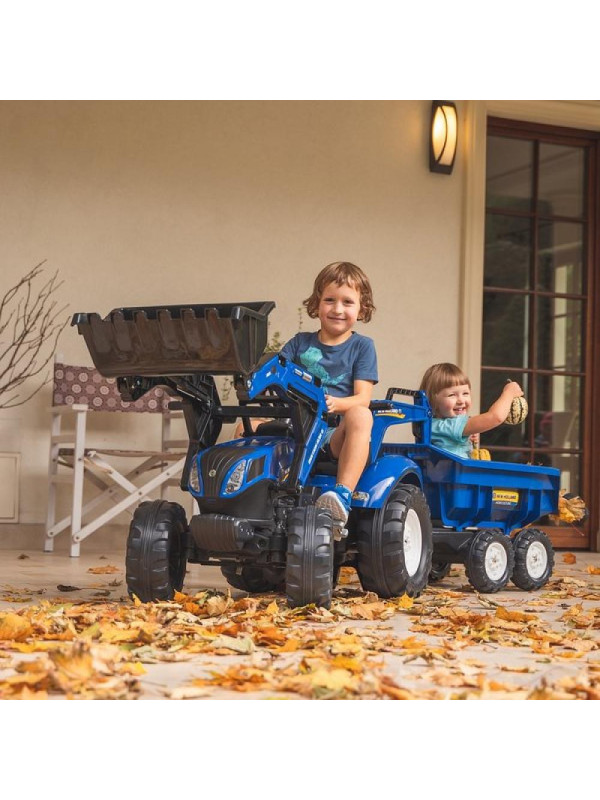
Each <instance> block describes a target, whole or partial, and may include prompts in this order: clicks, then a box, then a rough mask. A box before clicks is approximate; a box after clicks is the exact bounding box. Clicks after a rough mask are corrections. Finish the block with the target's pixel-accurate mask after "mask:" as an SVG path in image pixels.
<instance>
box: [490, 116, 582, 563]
mask: <svg viewBox="0 0 600 800" xmlns="http://www.w3.org/2000/svg"><path fill="white" fill-rule="evenodd" d="M595 145H596V142H595V140H593V139H592V140H587V139H585V138H581V137H577V136H569V135H565V134H564V133H557V132H556V131H555V130H553V129H550V130H548V129H546V130H545V131H542V130H540V129H539V128H538V129H537V130H531V129H530V128H529V127H523V126H519V124H518V123H513V124H512V125H511V124H510V123H507V122H506V121H504V120H490V121H489V125H488V137H487V167H486V176H487V177H486V183H487V190H486V227H485V261H484V288H483V292H484V296H483V328H482V330H483V333H482V336H483V341H482V373H481V408H482V409H485V408H488V407H489V406H490V405H491V403H492V402H493V401H494V400H495V399H496V398H497V397H498V395H499V394H500V392H501V389H502V386H503V384H504V383H505V381H506V380H507V379H512V380H516V381H518V382H519V383H520V384H521V386H522V387H523V390H524V392H525V397H526V398H527V400H528V403H529V415H528V417H527V419H526V420H525V422H524V423H523V424H521V425H518V426H508V425H502V426H500V427H499V428H496V429H495V430H493V431H490V432H488V433H487V434H484V435H482V437H481V446H482V447H486V448H488V449H489V450H490V452H491V456H492V458H493V459H494V460H501V461H515V462H519V463H530V464H546V465H550V466H553V467H557V468H558V469H560V470H561V482H562V488H563V489H564V490H565V491H566V492H567V493H568V494H571V495H579V496H581V497H583V499H584V500H586V501H587V498H586V494H587V493H588V492H589V491H590V476H591V472H592V470H591V468H590V461H591V458H592V454H593V457H594V458H596V459H597V458H598V455H597V453H592V448H591V441H590V437H591V429H590V426H589V424H588V420H589V419H590V416H591V415H590V413H589V411H590V409H589V403H590V392H589V390H590V389H591V384H590V385H588V383H589V381H588V378H589V372H590V369H591V363H592V355H593V354H592V350H591V348H590V347H589V346H588V344H589V336H590V332H591V330H592V326H591V324H590V323H591V320H592V305H593V302H592V301H593V295H592V293H591V289H592V285H593V282H592V276H593V256H592V250H593V248H591V247H590V242H591V241H593V239H592V237H591V232H592V230H591V229H592V228H593V220H592V215H591V211H592V205H593V203H592V195H591V192H590V186H591V185H592V184H593V183H594V181H593V178H594V176H593V175H592V174H591V173H592V167H593V166H594V163H595V160H594V159H593V157H592V154H593V152H594V147H595ZM586 404H587V406H586ZM543 523H544V528H545V529H546V530H547V532H549V533H550V535H551V537H552V539H553V540H554V543H555V544H556V545H557V546H567V547H583V548H587V547H589V546H590V537H589V518H588V519H584V520H582V521H581V522H579V523H577V524H570V525H567V526H565V525H564V524H559V523H558V522H557V521H555V520H552V519H550V518H546V519H544V520H543ZM546 526H548V527H547V528H546Z"/></svg>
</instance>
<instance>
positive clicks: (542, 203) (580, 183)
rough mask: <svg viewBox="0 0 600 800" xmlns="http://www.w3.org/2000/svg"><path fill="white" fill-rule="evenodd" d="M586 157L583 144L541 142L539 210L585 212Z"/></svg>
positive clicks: (564, 213) (562, 213) (577, 214)
mask: <svg viewBox="0 0 600 800" xmlns="http://www.w3.org/2000/svg"><path fill="white" fill-rule="evenodd" d="M584 157H585V156H584V150H583V148H582V147H563V146H562V145H556V144H540V177H539V188H538V213H540V214H543V215H545V216H563V217H581V216H582V213H583V191H584V180H583V176H584Z"/></svg>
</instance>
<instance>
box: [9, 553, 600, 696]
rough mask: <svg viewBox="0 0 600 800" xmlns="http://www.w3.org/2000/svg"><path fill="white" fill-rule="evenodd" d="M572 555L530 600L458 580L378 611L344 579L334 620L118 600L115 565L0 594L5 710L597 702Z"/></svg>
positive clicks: (291, 612)
mask: <svg viewBox="0 0 600 800" xmlns="http://www.w3.org/2000/svg"><path fill="white" fill-rule="evenodd" d="M567 555H568V554H562V558H561V554H558V555H557V567H556V569H555V575H554V577H553V578H552V579H551V581H550V583H549V584H548V585H547V586H546V587H544V589H542V590H541V591H539V592H533V593H527V592H521V591H518V590H514V591H505V592H502V593H501V594H500V595H479V594H477V593H476V592H474V591H473V590H472V588H471V587H470V586H469V585H468V584H467V583H466V581H465V577H464V570H463V568H462V567H459V566H456V567H454V568H453V570H452V572H451V574H450V576H449V577H448V578H447V579H445V580H444V581H443V582H441V583H439V584H434V585H432V586H430V587H429V588H428V589H427V590H426V591H425V592H424V593H423V595H422V596H421V597H419V598H417V599H415V600H412V599H411V598H409V597H406V596H404V597H400V598H396V599H393V600H381V599H379V598H378V597H377V596H375V595H373V594H369V593H365V592H363V591H362V590H361V588H360V584H359V583H358V581H357V578H356V573H355V572H354V570H351V569H344V570H343V571H342V575H341V581H340V584H339V585H338V588H337V590H336V594H335V598H334V602H333V604H332V607H331V609H330V610H325V609H322V608H315V607H312V606H308V607H305V608H301V609H290V608H288V606H287V604H286V602H285V599H284V597H282V596H281V595H274V594H270V595H254V596H246V595H244V594H243V593H239V592H237V593H236V596H235V597H232V596H231V595H230V594H229V593H228V592H227V591H225V592H221V591H216V590H212V589H211V590H202V591H199V592H193V593H190V594H186V593H181V594H178V595H176V597H175V598H174V600H173V601H172V602H163V603H153V604H141V603H139V602H136V601H131V600H129V599H128V598H127V597H124V596H121V597H119V599H112V597H113V596H114V595H115V594H117V593H121V592H122V591H123V576H122V569H121V568H120V567H116V566H114V565H112V564H109V565H105V566H99V567H93V568H90V569H89V570H88V572H90V573H92V575H93V576H97V575H101V576H103V575H108V576H109V577H110V578H111V580H109V578H106V579H104V582H103V583H92V585H91V586H89V585H88V586H85V587H82V586H72V585H68V584H58V585H57V586H56V589H55V591H54V593H51V590H50V588H49V589H48V590H47V591H46V590H38V594H34V593H33V591H32V590H28V589H27V587H21V588H19V587H15V586H8V585H4V586H3V585H1V584H0V603H1V605H0V698H1V699H46V698H79V699H136V698H139V697H141V696H149V697H164V698H171V699H192V698H215V699H221V698H230V697H235V698H241V697H245V698H248V699H262V698H311V699H392V700H406V699H519V700H522V699H571V700H572V699H600V652H599V649H600V637H599V629H600V568H599V567H598V566H595V565H594V564H595V563H596V562H597V559H596V562H594V564H589V563H588V564H587V566H584V565H583V564H582V565H581V566H580V567H578V566H577V563H576V562H577V559H576V557H575V556H573V558H574V559H575V562H572V561H569V559H568V558H566V556H567ZM559 562H560V563H559ZM566 564H568V565H569V566H568V568H566V567H565V566H564V565H566ZM113 573H114V574H113ZM90 578H91V580H94V579H95V578H92V577H91V576H90ZM79 582H81V581H79ZM52 588H54V587H52ZM513 588H514V587H513ZM82 589H85V590H86V591H87V593H88V595H90V599H89V600H87V601H86V602H82V601H77V602H70V601H69V593H70V592H72V593H73V594H75V593H78V594H79V595H81V592H82ZM51 594H52V597H51V596H50V595H51ZM45 595H48V596H47V597H46V596H45Z"/></svg>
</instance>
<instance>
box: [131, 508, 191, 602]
mask: <svg viewBox="0 0 600 800" xmlns="http://www.w3.org/2000/svg"><path fill="white" fill-rule="evenodd" d="M187 527H188V526H187V519H186V516H185V511H184V510H183V508H182V507H181V506H180V505H179V504H178V503H169V502H168V501H167V500H153V501H148V502H145V503H141V505H139V506H138V507H137V508H136V510H135V513H134V515H133V519H132V521H131V525H130V526H129V536H128V537H127V554H126V556H125V573H126V581H127V591H128V592H129V594H130V595H131V596H133V595H135V596H136V597H138V598H139V599H140V600H141V601H142V602H143V603H149V602H151V601H153V600H170V599H171V598H172V597H173V595H174V594H175V592H176V591H181V587H182V586H183V579H184V577H185V566H186V560H187V554H186V531H187Z"/></svg>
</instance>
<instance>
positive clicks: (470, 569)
mask: <svg viewBox="0 0 600 800" xmlns="http://www.w3.org/2000/svg"><path fill="white" fill-rule="evenodd" d="M514 565H515V556H514V553H513V548H512V542H511V541H510V539H509V538H508V536H505V535H504V534H503V533H502V531H498V530H483V531H480V532H479V533H477V534H476V535H475V536H474V537H473V541H472V542H471V548H470V550H469V555H468V557H467V563H466V564H465V568H466V572H467V578H468V579H469V583H470V584H471V586H472V587H473V588H474V589H476V590H477V591H478V592H483V593H485V594H488V593H489V594H491V593H493V592H499V591H500V589H503V588H504V587H505V586H506V584H507V583H508V581H509V580H510V577H511V575H512V572H513V568H514Z"/></svg>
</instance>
